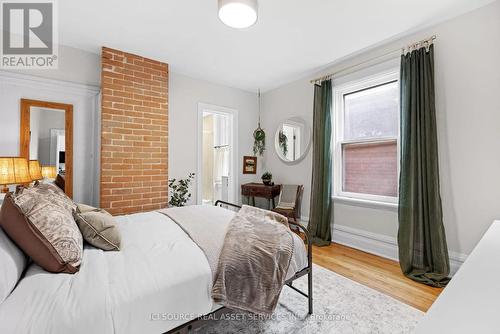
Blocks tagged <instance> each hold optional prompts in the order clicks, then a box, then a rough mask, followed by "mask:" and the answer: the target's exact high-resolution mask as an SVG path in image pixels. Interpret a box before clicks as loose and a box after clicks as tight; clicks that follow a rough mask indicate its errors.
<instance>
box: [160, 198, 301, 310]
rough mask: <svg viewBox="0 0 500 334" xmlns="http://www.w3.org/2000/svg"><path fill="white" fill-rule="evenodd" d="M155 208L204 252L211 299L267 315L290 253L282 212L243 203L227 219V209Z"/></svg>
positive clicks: (278, 293)
mask: <svg viewBox="0 0 500 334" xmlns="http://www.w3.org/2000/svg"><path fill="white" fill-rule="evenodd" d="M160 212H161V213H163V214H165V215H167V216H168V217H170V218H171V219H172V220H174V221H175V222H176V223H177V224H178V225H179V226H181V228H183V229H184V231H185V232H186V233H187V234H188V235H189V236H190V237H191V239H193V241H194V242H196V244H197V245H198V246H199V247H200V248H201V249H202V250H203V252H204V253H205V255H206V256H207V259H208V262H209V264H210V267H211V269H212V274H213V277H214V284H213V288H212V298H213V300H214V302H216V303H219V304H222V305H224V306H226V307H229V308H232V309H238V310H243V311H249V312H252V313H256V314H262V315H269V314H272V312H273V311H274V309H275V308H276V305H277V303H278V298H279V295H280V293H281V289H282V288H283V285H284V283H285V278H286V274H287V271H288V267H289V265H290V260H291V258H292V256H293V236H292V232H291V231H290V229H289V228H288V222H287V219H286V218H285V217H283V216H281V215H279V214H277V213H274V212H271V211H266V210H262V209H258V208H254V207H250V206H243V208H242V209H241V210H240V211H239V212H238V213H237V214H236V215H234V217H233V218H232V219H231V220H230V221H229V220H228V219H227V217H228V215H229V214H230V215H233V213H232V212H231V211H228V210H225V209H222V208H216V207H209V206H191V207H185V208H174V209H166V210H161V211H160ZM207 235H209V236H208V237H207ZM214 263H217V266H216V267H215V266H214Z"/></svg>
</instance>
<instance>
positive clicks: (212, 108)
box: [196, 102, 239, 204]
mask: <svg viewBox="0 0 500 334" xmlns="http://www.w3.org/2000/svg"><path fill="white" fill-rule="evenodd" d="M204 112H210V113H214V114H221V115H225V116H227V115H229V116H231V117H230V118H231V122H230V123H231V139H230V142H231V148H232V149H231V159H230V160H231V161H230V167H229V180H230V181H229V182H230V183H231V186H230V187H229V194H228V200H229V201H230V202H232V203H236V201H237V198H238V174H237V170H238V168H237V167H238V156H239V147H238V124H239V123H238V110H236V109H233V108H228V107H222V106H218V105H214V104H208V103H202V102H199V103H198V131H197V136H198V137H197V138H198V140H197V141H198V145H197V154H196V163H197V168H196V169H197V171H196V172H197V174H196V176H197V177H196V203H197V204H202V201H203V198H202V197H203V196H202V195H203V182H202V180H203V113H204Z"/></svg>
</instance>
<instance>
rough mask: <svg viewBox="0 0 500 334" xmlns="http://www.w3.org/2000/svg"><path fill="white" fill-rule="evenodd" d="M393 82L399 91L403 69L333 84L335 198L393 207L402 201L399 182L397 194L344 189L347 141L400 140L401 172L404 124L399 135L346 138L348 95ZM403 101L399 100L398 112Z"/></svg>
mask: <svg viewBox="0 0 500 334" xmlns="http://www.w3.org/2000/svg"><path fill="white" fill-rule="evenodd" d="M391 82H396V83H397V86H398V90H399V85H400V82H399V68H391V69H390V70H386V71H382V72H377V73H375V74H371V75H364V76H362V74H361V76H359V77H358V79H352V80H349V81H346V82H343V83H340V84H338V85H337V84H335V82H334V85H333V117H332V120H333V131H334V133H333V136H332V147H333V180H334V182H333V183H334V187H333V196H334V199H339V200H340V201H344V202H347V203H352V202H356V201H358V202H360V203H361V204H363V203H364V204H383V205H389V206H397V203H398V200H399V184H398V187H397V190H396V196H395V197H392V196H382V195H373V194H362V193H353V192H347V191H343V189H342V188H343V173H344V171H343V169H344V164H343V151H342V146H343V145H345V144H369V143H387V142H391V141H394V140H396V146H397V175H398V177H399V172H400V159H399V156H400V144H401V140H400V138H401V134H400V127H399V126H398V132H397V135H396V136H386V137H379V138H366V139H364V138H361V139H350V140H346V139H344V121H345V119H344V116H345V112H344V96H345V95H348V94H352V93H355V92H359V91H362V90H366V89H370V88H374V87H377V86H381V85H384V84H388V83H391ZM399 106H400V100H399V99H398V111H399ZM397 121H398V124H399V122H400V113H399V112H398V113H397Z"/></svg>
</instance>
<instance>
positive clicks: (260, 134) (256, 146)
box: [253, 89, 266, 156]
mask: <svg viewBox="0 0 500 334" xmlns="http://www.w3.org/2000/svg"><path fill="white" fill-rule="evenodd" d="M258 124H259V126H258V127H257V129H255V131H254V132H253V139H254V141H253V154H254V155H257V154H258V155H260V156H263V155H264V151H265V150H266V133H265V132H264V130H263V129H262V128H261V127H260V89H259V123H258Z"/></svg>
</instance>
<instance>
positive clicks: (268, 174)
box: [262, 172, 273, 180]
mask: <svg viewBox="0 0 500 334" xmlns="http://www.w3.org/2000/svg"><path fill="white" fill-rule="evenodd" d="M272 178H273V174H271V173H270V172H265V173H264V174H262V180H271V179H272Z"/></svg>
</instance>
